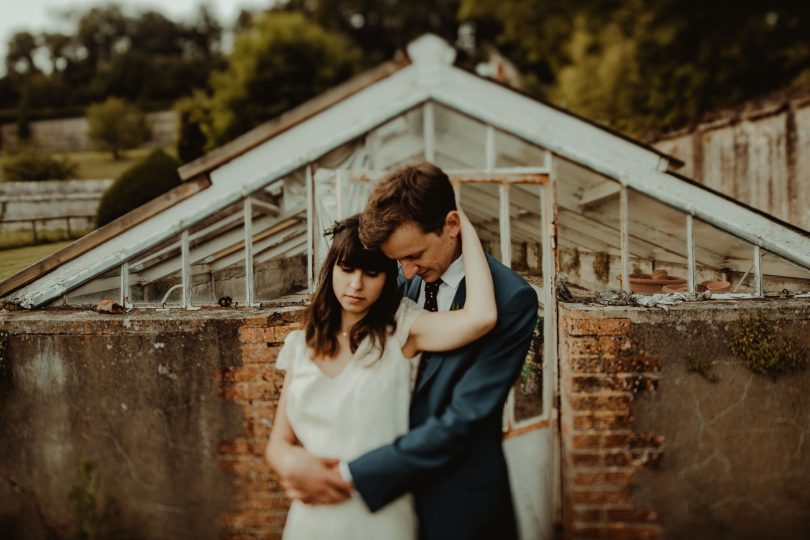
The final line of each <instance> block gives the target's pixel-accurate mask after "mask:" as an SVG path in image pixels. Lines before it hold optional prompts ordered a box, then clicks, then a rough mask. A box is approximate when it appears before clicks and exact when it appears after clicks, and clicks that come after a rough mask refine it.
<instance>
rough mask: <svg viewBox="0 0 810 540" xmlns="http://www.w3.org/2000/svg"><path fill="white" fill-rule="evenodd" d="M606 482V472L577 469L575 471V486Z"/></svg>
mask: <svg viewBox="0 0 810 540" xmlns="http://www.w3.org/2000/svg"><path fill="white" fill-rule="evenodd" d="M604 483H605V473H604V472H591V471H577V472H575V473H574V479H573V484H574V485H575V486H596V485H600V484H604Z"/></svg>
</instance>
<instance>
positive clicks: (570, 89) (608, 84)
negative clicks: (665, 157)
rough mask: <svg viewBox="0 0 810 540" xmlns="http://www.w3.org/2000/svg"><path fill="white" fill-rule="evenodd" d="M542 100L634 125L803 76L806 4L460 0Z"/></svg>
mask: <svg viewBox="0 0 810 540" xmlns="http://www.w3.org/2000/svg"><path fill="white" fill-rule="evenodd" d="M460 17H461V18H462V19H463V20H467V21H471V22H472V23H474V24H475V28H476V38H477V39H478V41H479V43H481V42H486V41H491V42H494V43H495V44H496V45H497V46H499V47H500V48H501V49H502V50H503V51H504V52H505V53H506V55H507V56H508V57H510V58H512V59H513V60H514V61H515V62H516V63H517V64H518V66H519V67H520V68H521V70H522V71H523V72H524V73H525V74H526V78H527V84H526V87H527V88H528V89H529V90H530V91H532V92H534V93H535V94H537V95H538V96H541V97H548V98H551V99H552V100H553V101H555V102H556V103H560V104H563V105H564V106H567V107H569V108H570V109H572V110H573V111H574V112H577V113H580V114H584V115H586V116H589V117H591V118H595V119H597V120H600V121H602V122H604V123H607V124H609V125H612V126H614V127H616V128H619V129H621V130H624V131H627V132H631V133H636V134H638V133H644V132H650V131H660V130H662V129H666V128H670V127H675V126H680V125H683V124H685V123H688V122H692V121H695V120H697V119H698V118H699V117H700V116H701V115H702V114H704V113H706V112H707V111H711V110H714V109H717V108H720V107H728V106H733V105H735V104H738V103H740V102H742V101H744V100H747V99H751V98H754V97H757V96H761V95H764V94H766V93H768V92H771V91H774V90H777V89H781V88H783V87H785V86H787V85H790V84H791V83H792V82H793V81H798V80H800V78H801V77H810V75H806V74H808V73H810V42H808V41H807V38H806V29H807V28H808V26H810V7H808V5H807V4H806V3H801V2H798V3H797V2H792V1H790V0H776V1H774V2H765V3H762V2H760V3H740V2H735V1H733V0H719V1H718V2H711V3H706V2H700V1H698V0H659V1H657V2H643V1H642V0H624V1H611V2H600V1H598V0H582V1H579V2H565V1H563V0H547V1H544V2H542V3H538V2H533V1H532V0H462V2H461V9H460Z"/></svg>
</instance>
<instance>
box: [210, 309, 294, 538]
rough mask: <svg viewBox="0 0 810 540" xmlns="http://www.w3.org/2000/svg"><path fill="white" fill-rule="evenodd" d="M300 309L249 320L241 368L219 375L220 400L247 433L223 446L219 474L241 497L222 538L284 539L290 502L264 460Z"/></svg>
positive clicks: (224, 520)
mask: <svg viewBox="0 0 810 540" xmlns="http://www.w3.org/2000/svg"><path fill="white" fill-rule="evenodd" d="M301 313H302V312H301V311H300V310H292V311H284V310H281V311H279V312H277V313H274V314H273V315H272V316H270V317H266V316H265V317H256V318H249V319H246V320H245V323H244V325H243V326H242V327H241V328H239V346H240V347H241V356H242V365H240V366H232V367H227V368H224V369H223V370H222V371H221V373H220V384H219V388H220V397H221V398H222V399H225V400H230V401H232V402H234V403H236V404H237V405H239V406H240V407H241V409H242V413H243V422H242V433H241V434H240V436H238V437H237V438H235V439H233V440H229V441H221V442H220V444H219V446H218V448H217V450H218V453H219V466H220V469H221V470H222V471H223V472H225V473H226V474H229V475H231V476H232V478H233V482H234V485H235V488H236V495H235V497H234V498H233V500H232V509H231V511H230V512H228V513H226V514H224V515H222V516H220V518H219V525H220V527H221V536H220V537H221V538H223V539H228V540H258V539H275V538H281V532H282V530H283V528H284V520H285V517H286V515H287V509H288V508H289V504H290V503H289V500H288V499H287V498H286V497H285V496H284V494H283V492H282V491H281V487H280V486H279V485H278V480H277V478H276V476H275V475H274V474H273V472H272V471H271V469H270V467H269V465H268V464H267V462H266V461H265V459H264V450H265V447H266V445H267V440H268V437H269V436H270V428H271V426H272V419H273V418H274V416H275V413H276V405H277V404H278V398H279V395H280V393H281V386H282V383H283V382H284V374H283V373H282V372H279V371H277V370H276V369H275V361H276V356H277V355H278V351H279V350H280V348H281V345H282V344H283V342H284V338H285V337H286V336H287V334H289V333H290V332H291V331H292V330H294V329H296V328H300V327H301V324H300V316H301Z"/></svg>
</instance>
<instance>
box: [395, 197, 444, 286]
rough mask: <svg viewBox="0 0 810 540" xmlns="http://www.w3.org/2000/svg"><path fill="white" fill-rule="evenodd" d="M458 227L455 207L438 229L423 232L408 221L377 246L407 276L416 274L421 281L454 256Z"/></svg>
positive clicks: (438, 271) (440, 270)
mask: <svg viewBox="0 0 810 540" xmlns="http://www.w3.org/2000/svg"><path fill="white" fill-rule="evenodd" d="M459 229H460V224H459V220H458V213H457V212H456V211H452V212H450V213H449V214H447V219H446V220H445V223H444V227H443V228H442V230H441V231H439V232H438V233H433V232H430V233H426V232H424V231H423V230H422V228H421V227H420V226H419V225H418V224H416V223H415V222H413V221H409V222H407V223H404V224H402V225H400V226H399V227H397V228H396V229H395V230H394V232H393V233H392V234H391V236H389V237H388V240H386V241H385V242H383V244H382V245H381V246H380V249H381V250H382V252H383V253H384V254H385V255H386V256H387V257H389V258H391V259H396V260H397V261H399V264H400V265H401V266H402V271H403V273H404V274H405V277H406V278H407V279H410V278H412V277H413V276H415V275H419V276H420V277H421V278H422V279H423V280H425V281H428V282H432V281H436V280H437V279H439V278H440V277H442V274H444V272H445V271H446V270H447V267H449V266H450V263H452V262H453V261H454V260H455V258H456V257H457V256H458V234H459Z"/></svg>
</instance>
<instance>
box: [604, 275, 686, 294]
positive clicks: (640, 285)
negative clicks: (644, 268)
mask: <svg viewBox="0 0 810 540" xmlns="http://www.w3.org/2000/svg"><path fill="white" fill-rule="evenodd" d="M637 276H646V277H637ZM616 279H618V280H619V283H621V282H622V276H616ZM682 283H686V280H685V279H683V278H677V277H672V276H668V277H667V278H666V279H652V277H650V274H631V275H630V291H631V292H634V293H638V294H655V293H658V292H661V287H664V286H665V285H680V284H682Z"/></svg>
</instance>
